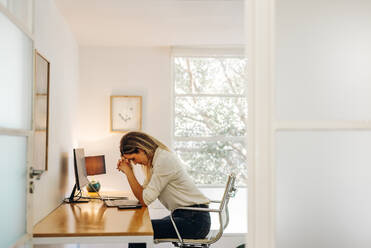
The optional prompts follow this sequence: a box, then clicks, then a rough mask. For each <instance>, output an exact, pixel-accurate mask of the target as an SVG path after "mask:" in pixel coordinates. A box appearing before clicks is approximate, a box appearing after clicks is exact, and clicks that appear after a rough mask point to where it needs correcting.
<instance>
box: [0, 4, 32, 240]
mask: <svg viewBox="0 0 371 248" xmlns="http://www.w3.org/2000/svg"><path fill="white" fill-rule="evenodd" d="M10 2H11V1H1V2H0V168H1V172H2V177H1V181H0V185H1V191H2V194H1V197H0V206H1V211H0V220H1V223H0V233H1V235H0V247H15V246H17V247H19V246H28V241H29V240H30V238H31V234H32V218H31V213H32V211H31V209H30V207H31V206H32V202H31V199H32V197H31V195H32V194H31V193H30V181H31V179H30V177H29V176H28V174H29V168H30V165H31V159H32V158H31V154H32V136H33V130H32V129H33V127H32V106H33V103H32V93H33V39H32V35H30V33H31V32H30V30H29V29H28V28H27V27H30V26H32V25H30V24H29V23H26V24H25V25H24V23H25V22H24V20H23V19H22V18H20V17H21V16H24V15H19V14H20V13H30V12H29V10H28V8H27V6H28V4H25V5H23V6H22V5H19V6H22V8H23V7H24V8H27V10H24V9H23V10H22V11H20V12H19V11H17V12H14V10H16V8H10V6H11V4H10ZM15 2H16V1H15ZM17 13H18V14H17ZM29 19H30V18H26V20H29Z"/></svg>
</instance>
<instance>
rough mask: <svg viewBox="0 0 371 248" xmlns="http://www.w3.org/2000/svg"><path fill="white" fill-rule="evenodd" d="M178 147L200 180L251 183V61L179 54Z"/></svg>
mask: <svg viewBox="0 0 371 248" xmlns="http://www.w3.org/2000/svg"><path fill="white" fill-rule="evenodd" d="M173 62H174V96H175V100H174V104H175V106H174V110H175V116H174V148H175V151H176V152H177V154H178V155H179V157H180V158H181V160H183V162H184V163H185V164H186V165H187V170H188V173H189V174H190V175H191V176H192V177H193V179H194V180H195V182H196V183H197V184H206V185H224V184H225V180H226V175H228V174H229V173H230V172H235V173H236V174H237V176H238V182H239V185H246V180H247V159H246V158H247V154H246V152H247V151H246V141H245V140H246V129H247V127H246V123H247V99H246V96H245V93H246V78H247V71H246V63H247V61H246V59H244V58H238V57H174V61H173Z"/></svg>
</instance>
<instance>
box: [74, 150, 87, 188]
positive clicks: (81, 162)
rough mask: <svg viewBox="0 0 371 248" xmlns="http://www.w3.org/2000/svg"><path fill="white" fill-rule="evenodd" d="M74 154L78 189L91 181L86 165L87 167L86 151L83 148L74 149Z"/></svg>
mask: <svg viewBox="0 0 371 248" xmlns="http://www.w3.org/2000/svg"><path fill="white" fill-rule="evenodd" d="M73 156H74V167H75V178H76V186H77V189H78V190H81V189H82V187H84V186H85V185H87V184H88V183H89V180H88V177H87V174H86V167H85V152H84V149H83V148H76V149H73Z"/></svg>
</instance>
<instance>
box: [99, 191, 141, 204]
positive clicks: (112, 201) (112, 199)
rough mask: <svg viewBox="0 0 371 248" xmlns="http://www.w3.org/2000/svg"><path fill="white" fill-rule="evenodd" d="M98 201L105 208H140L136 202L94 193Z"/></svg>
mask: <svg viewBox="0 0 371 248" xmlns="http://www.w3.org/2000/svg"><path fill="white" fill-rule="evenodd" d="M96 193H97V195H98V197H99V199H101V200H102V201H103V202H104V204H105V205H106V206H107V207H118V206H141V204H140V202H139V201H138V200H128V198H127V197H117V198H116V197H105V196H102V195H101V194H99V192H96ZM123 198H126V199H123Z"/></svg>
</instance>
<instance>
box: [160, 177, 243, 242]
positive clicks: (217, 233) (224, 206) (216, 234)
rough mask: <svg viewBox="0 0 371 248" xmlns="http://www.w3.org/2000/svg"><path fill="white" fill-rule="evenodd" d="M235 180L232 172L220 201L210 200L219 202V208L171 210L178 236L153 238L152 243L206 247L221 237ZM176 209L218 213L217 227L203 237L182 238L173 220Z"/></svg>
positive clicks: (233, 193)
mask: <svg viewBox="0 0 371 248" xmlns="http://www.w3.org/2000/svg"><path fill="white" fill-rule="evenodd" d="M235 181H236V175H235V174H233V173H232V174H230V175H229V176H228V181H227V184H226V187H225V190H224V194H223V198H222V199H221V201H211V202H212V203H219V208H216V209H214V208H194V207H179V208H176V209H174V210H173V211H171V214H170V219H171V222H172V223H173V226H174V229H175V232H176V234H177V236H178V238H166V239H155V240H154V243H155V244H158V243H164V242H172V243H173V245H174V246H175V247H180V248H208V247H210V245H211V244H213V243H215V242H216V241H218V240H219V239H220V238H221V237H222V235H223V231H224V230H225V228H226V227H227V225H228V223H229V213H228V202H229V198H231V197H234V196H235V194H236V190H237V189H236V188H235ZM177 209H182V210H192V211H204V212H210V213H218V215H219V229H218V230H210V232H209V234H208V235H207V236H206V237H205V238H204V239H183V238H182V237H181V236H180V233H179V231H178V228H177V226H176V224H175V222H174V220H173V213H174V211H175V210H177Z"/></svg>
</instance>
